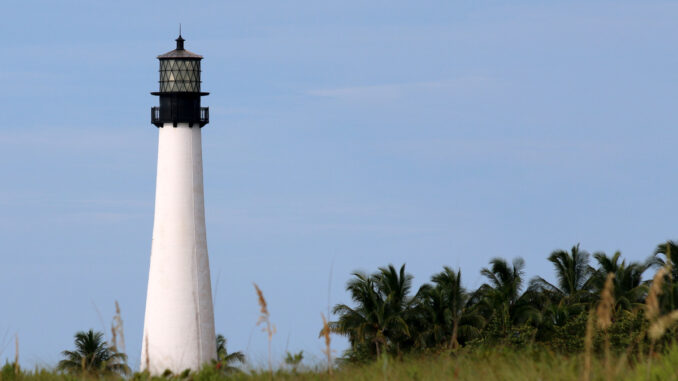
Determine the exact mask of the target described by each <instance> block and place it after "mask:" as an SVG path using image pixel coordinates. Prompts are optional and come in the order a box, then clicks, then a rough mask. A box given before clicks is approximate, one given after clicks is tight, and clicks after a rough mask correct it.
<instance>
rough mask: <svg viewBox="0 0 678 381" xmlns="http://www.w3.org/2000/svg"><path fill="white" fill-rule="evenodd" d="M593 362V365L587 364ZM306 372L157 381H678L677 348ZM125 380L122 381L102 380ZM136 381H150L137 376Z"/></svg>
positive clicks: (212, 373) (428, 360) (428, 359)
mask: <svg viewBox="0 0 678 381" xmlns="http://www.w3.org/2000/svg"><path fill="white" fill-rule="evenodd" d="M589 362H590V365H588V364H587V363H589ZM321 368H322V366H320V365H319V366H318V368H316V369H301V370H299V371H296V372H293V371H291V370H278V371H274V372H273V374H272V375H271V374H270V373H269V372H268V371H266V370H249V371H244V372H237V373H230V374H225V373H223V372H221V371H218V370H216V369H215V368H212V367H210V368H206V369H203V370H202V371H200V372H198V373H191V374H187V375H183V376H167V377H162V378H161V377H158V378H154V379H159V380H162V379H186V380H196V381H197V380H243V381H245V380H262V381H263V380H271V379H273V380H678V346H673V347H672V348H671V349H670V350H668V351H667V352H666V353H665V354H663V355H657V356H653V357H652V358H651V359H650V358H642V359H635V360H633V361H630V360H629V359H628V358H626V356H625V355H623V354H622V355H619V356H610V357H609V359H607V360H606V358H605V356H595V355H594V356H591V358H589V359H588V361H587V358H586V356H585V355H583V354H580V355H576V356H565V355H559V354H553V353H550V352H548V351H544V350H536V349H525V350H521V351H518V352H516V351H514V350H510V349H492V350H488V351H482V350H479V351H474V352H472V353H463V352H462V353H459V354H457V355H453V356H450V355H430V356H420V357H411V358H406V359H403V360H395V359H392V358H383V359H381V360H379V361H376V362H373V363H370V364H367V365H360V366H357V365H348V366H340V367H337V368H335V369H333V373H332V375H329V374H328V373H327V371H326V369H321ZM93 378H96V377H92V376H90V377H88V376H85V375H81V376H75V375H66V374H60V373H57V372H54V371H51V370H48V369H35V370H19V371H18V373H17V369H15V368H14V367H13V366H12V365H11V364H8V365H6V366H5V367H4V368H3V369H2V372H0V380H2V381H5V380H83V379H93ZM99 378H106V379H110V380H113V379H120V378H118V377H112V376H111V377H99ZM131 379H135V380H148V379H150V377H148V376H147V375H145V374H141V373H137V374H135V375H133V376H132V377H131Z"/></svg>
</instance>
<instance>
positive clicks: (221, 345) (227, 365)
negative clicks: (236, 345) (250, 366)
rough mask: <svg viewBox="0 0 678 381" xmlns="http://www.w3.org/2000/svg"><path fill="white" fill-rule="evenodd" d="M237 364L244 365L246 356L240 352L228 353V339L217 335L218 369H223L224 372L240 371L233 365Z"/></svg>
mask: <svg viewBox="0 0 678 381" xmlns="http://www.w3.org/2000/svg"><path fill="white" fill-rule="evenodd" d="M236 362H239V363H244V362H245V355H244V354H243V353H242V352H240V351H238V352H233V353H228V351H227V350H226V338H225V337H224V335H221V334H219V335H217V361H216V367H217V369H221V370H222V371H224V372H234V371H238V368H236V367H234V366H233V365H231V364H233V363H236Z"/></svg>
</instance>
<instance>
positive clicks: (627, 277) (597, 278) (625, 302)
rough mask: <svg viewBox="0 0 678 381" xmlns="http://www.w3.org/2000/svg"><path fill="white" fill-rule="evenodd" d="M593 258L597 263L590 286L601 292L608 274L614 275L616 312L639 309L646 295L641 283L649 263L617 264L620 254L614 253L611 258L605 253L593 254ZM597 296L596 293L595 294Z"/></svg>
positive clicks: (624, 262)
mask: <svg viewBox="0 0 678 381" xmlns="http://www.w3.org/2000/svg"><path fill="white" fill-rule="evenodd" d="M593 257H594V258H595V259H596V261H598V269H596V270H595V272H594V273H593V275H592V284H593V286H594V287H595V288H596V289H597V290H598V291H600V290H602V289H603V286H604V284H605V279H607V275H608V274H614V281H613V286H614V299H615V309H616V310H618V311H619V310H627V311H628V310H631V309H633V308H634V307H639V306H640V305H641V304H642V303H643V300H644V299H645V295H646V293H647V285H646V284H645V282H643V273H644V272H645V271H646V270H647V269H648V268H649V267H650V265H651V262H646V263H639V262H631V263H628V264H627V263H626V260H623V261H621V263H619V259H620V258H621V253H620V252H619V251H617V252H615V253H614V255H613V256H612V257H609V256H607V255H606V254H605V253H602V252H600V253H595V254H593ZM597 294H598V293H597Z"/></svg>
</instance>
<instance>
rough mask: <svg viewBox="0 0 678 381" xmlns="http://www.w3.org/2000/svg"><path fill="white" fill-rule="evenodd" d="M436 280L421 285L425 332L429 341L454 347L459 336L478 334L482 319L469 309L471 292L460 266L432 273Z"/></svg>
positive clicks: (466, 336) (450, 347) (467, 336)
mask: <svg viewBox="0 0 678 381" xmlns="http://www.w3.org/2000/svg"><path fill="white" fill-rule="evenodd" d="M431 281H432V282H433V283H434V284H435V286H432V285H430V284H425V285H423V286H422V287H421V289H420V294H421V304H420V306H421V310H422V315H423V319H424V324H423V326H424V329H423V331H424V332H423V335H424V336H425V337H427V339H428V340H427V342H428V343H427V344H433V345H435V346H439V345H440V344H441V343H442V344H443V346H445V347H447V348H449V349H454V348H457V347H458V346H459V337H460V336H461V337H462V338H464V339H471V338H474V337H477V336H479V334H480V327H481V326H482V323H483V319H482V317H481V316H480V315H478V314H477V313H475V312H474V311H473V310H467V308H466V305H467V302H468V300H469V295H468V293H467V292H466V290H465V289H464V287H463V286H462V285H461V270H459V271H457V272H456V273H455V272H454V271H453V270H452V269H450V268H449V267H447V266H445V267H443V271H442V272H440V273H438V274H435V275H433V276H432V277H431Z"/></svg>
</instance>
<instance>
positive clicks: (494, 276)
mask: <svg viewBox="0 0 678 381" xmlns="http://www.w3.org/2000/svg"><path fill="white" fill-rule="evenodd" d="M490 265H491V266H490V267H489V268H483V269H482V270H481V271H480V273H481V274H482V275H483V276H485V277H486V278H488V280H489V283H485V284H483V285H482V286H480V288H479V289H478V290H477V291H476V293H475V295H474V296H473V297H472V299H473V302H476V303H478V304H479V305H478V308H480V309H481V310H484V311H483V312H486V313H487V314H488V316H490V315H491V316H492V317H493V318H494V319H496V320H495V321H497V322H498V324H499V329H500V331H501V332H502V334H506V333H507V332H508V329H509V327H510V326H511V325H512V324H524V323H528V322H530V321H538V320H539V319H540V316H539V311H538V310H537V309H536V308H535V307H534V306H533V305H532V303H531V300H530V299H531V298H533V297H534V295H533V293H532V292H531V291H530V290H528V292H526V293H525V294H522V293H521V290H522V288H523V282H524V279H523V276H524V274H525V270H524V269H525V261H524V260H523V259H522V258H515V259H514V260H513V263H512V266H509V264H508V263H507V262H506V260H504V259H502V258H494V259H492V260H491V261H490Z"/></svg>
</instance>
